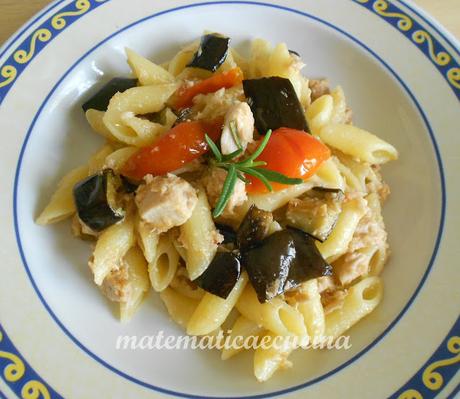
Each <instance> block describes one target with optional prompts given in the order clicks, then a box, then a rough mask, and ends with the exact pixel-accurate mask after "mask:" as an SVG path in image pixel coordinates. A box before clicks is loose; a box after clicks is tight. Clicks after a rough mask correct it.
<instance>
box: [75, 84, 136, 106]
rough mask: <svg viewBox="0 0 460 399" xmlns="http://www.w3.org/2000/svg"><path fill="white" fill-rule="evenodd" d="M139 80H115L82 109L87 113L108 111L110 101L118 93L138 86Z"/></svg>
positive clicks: (106, 85)
mask: <svg viewBox="0 0 460 399" xmlns="http://www.w3.org/2000/svg"><path fill="white" fill-rule="evenodd" d="M137 82H138V81H137V79H131V78H113V79H112V80H111V81H109V82H108V83H106V84H105V85H104V86H103V87H102V88H101V89H100V90H99V91H98V92H97V93H96V94H95V95H93V96H92V97H91V98H90V99H89V100H88V101H86V102H85V103H84V104H83V105H82V106H81V107H82V108H83V111H84V112H86V111H88V110H89V109H96V110H98V111H106V110H107V107H108V106H109V102H110V99H111V98H112V97H113V96H114V95H115V94H116V93H118V92H120V93H123V92H124V91H126V90H128V89H131V88H132V87H136V86H137Z"/></svg>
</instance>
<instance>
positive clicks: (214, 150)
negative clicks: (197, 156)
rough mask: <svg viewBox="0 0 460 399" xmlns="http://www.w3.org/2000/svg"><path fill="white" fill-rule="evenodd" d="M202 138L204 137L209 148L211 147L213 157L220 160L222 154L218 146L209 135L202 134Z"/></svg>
mask: <svg viewBox="0 0 460 399" xmlns="http://www.w3.org/2000/svg"><path fill="white" fill-rule="evenodd" d="M204 138H205V140H206V142H207V143H208V145H209V148H210V149H211V151H212V153H213V154H214V157H215V158H216V159H217V161H219V162H222V154H221V152H220V150H219V148H217V146H216V144H215V143H214V141H212V140H211V137H209V136H208V135H207V134H205V135H204Z"/></svg>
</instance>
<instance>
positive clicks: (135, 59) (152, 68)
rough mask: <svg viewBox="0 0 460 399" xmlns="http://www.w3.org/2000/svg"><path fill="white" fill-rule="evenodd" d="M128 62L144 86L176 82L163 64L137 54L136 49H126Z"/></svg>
mask: <svg viewBox="0 0 460 399" xmlns="http://www.w3.org/2000/svg"><path fill="white" fill-rule="evenodd" d="M125 51H126V56H127V57H128V64H129V66H130V67H131V69H132V71H133V73H134V75H135V76H136V77H137V78H138V79H139V83H140V84H141V85H142V86H149V85H155V84H162V83H172V82H174V76H173V75H171V74H170V73H169V72H168V71H167V70H165V69H163V68H162V67H161V66H159V65H157V64H155V63H153V62H152V61H149V60H148V59H146V58H144V57H142V56H141V55H139V54H137V53H136V52H135V51H134V50H131V49H129V48H126V49H125Z"/></svg>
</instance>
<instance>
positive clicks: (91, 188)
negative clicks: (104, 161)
mask: <svg viewBox="0 0 460 399" xmlns="http://www.w3.org/2000/svg"><path fill="white" fill-rule="evenodd" d="M114 180H117V183H116V184H114V182H113V181H114ZM120 185H121V181H120V180H119V178H118V177H117V176H115V175H114V173H113V171H112V170H110V169H107V170H104V171H103V172H101V173H97V174H95V175H92V176H90V177H88V178H86V179H85V180H83V181H81V182H79V183H77V184H76V185H75V187H74V189H73V196H74V201H75V205H76V208H77V213H78V217H79V218H80V220H81V221H82V222H83V223H85V224H86V225H87V226H88V227H89V228H90V229H92V230H94V231H96V232H100V231H102V230H104V229H106V228H107V227H110V226H111V225H113V224H115V223H117V222H119V221H121V220H123V218H124V211H123V210H120V209H117V207H116V204H115V203H114V202H115V201H114V198H113V197H114V196H115V195H116V189H117V188H119V187H120ZM116 186H117V187H116Z"/></svg>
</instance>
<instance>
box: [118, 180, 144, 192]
mask: <svg viewBox="0 0 460 399" xmlns="http://www.w3.org/2000/svg"><path fill="white" fill-rule="evenodd" d="M120 179H121V184H122V186H121V188H120V189H119V190H118V192H120V191H123V192H125V193H127V194H132V193H134V192H136V190H137V188H138V187H139V185H140V183H137V182H133V181H132V180H131V179H128V178H127V177H126V176H120Z"/></svg>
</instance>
